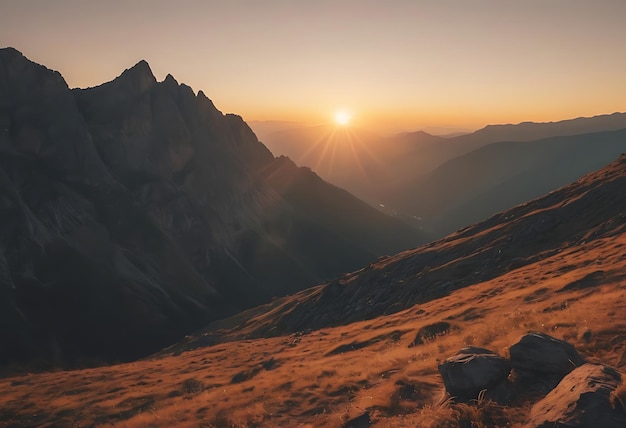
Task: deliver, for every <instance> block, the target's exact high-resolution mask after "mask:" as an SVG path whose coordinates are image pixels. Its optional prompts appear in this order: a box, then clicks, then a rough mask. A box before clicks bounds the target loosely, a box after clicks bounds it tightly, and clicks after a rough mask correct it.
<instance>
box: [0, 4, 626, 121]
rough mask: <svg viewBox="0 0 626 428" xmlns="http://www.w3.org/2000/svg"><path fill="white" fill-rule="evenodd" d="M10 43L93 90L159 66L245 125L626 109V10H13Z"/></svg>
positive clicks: (1, 15)
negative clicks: (337, 116) (343, 114)
mask: <svg viewBox="0 0 626 428" xmlns="http://www.w3.org/2000/svg"><path fill="white" fill-rule="evenodd" d="M0 45H2V46H13V47H15V48H17V49H18V50H20V51H21V52H22V53H24V55H26V56H27V57H28V58H30V59H31V60H33V61H35V62H39V63H42V64H44V65H46V66H47V67H49V68H52V69H55V70H58V71H60V72H61V73H62V74H63V76H64V77H65V79H66V80H67V82H68V84H69V85H70V86H71V87H87V86H94V85H97V84H99V83H103V82H105V81H108V80H111V79H113V78H115V77H116V76H117V75H119V74H120V73H121V72H122V71H123V70H124V69H125V68H128V67H130V66H132V65H134V64H135V63H136V62H138V61H139V60H140V59H146V60H147V61H148V62H149V63H150V65H151V67H152V70H153V72H154V73H155V75H156V77H157V78H158V79H159V80H162V79H163V78H164V77H165V75H166V74H167V73H171V74H172V75H174V77H176V79H177V80H178V81H179V82H184V83H187V84H188V85H190V86H191V87H192V88H193V89H194V90H196V91H197V90H200V89H202V90H203V91H204V92H205V93H206V94H207V96H209V98H211V99H212V100H213V101H214V102H215V104H216V106H217V107H218V108H219V109H220V110H222V111H224V112H234V113H237V114H240V115H242V116H243V117H244V119H246V120H271V119H274V120H296V121H310V122H318V121H324V120H329V119H330V118H331V117H332V115H333V112H334V111H335V110H336V109H338V108H341V107H343V108H346V109H349V110H351V111H352V112H353V114H354V118H355V121H358V122H359V123H361V124H369V125H370V126H372V125H373V126H375V127H376V126H380V127H381V128H390V127H393V128H397V129H398V130H415V129H422V128H428V127H433V126H447V127H460V128H479V127H482V126H484V125H486V124H488V123H517V122H520V121H526V120H532V121H550V120H560V119H566V118H572V117H578V116H592V115H596V114H603V113H612V112H615V111H626V0H585V1H583V0H518V1H515V0H432V1H428V0H406V1H405V0H380V1H373V0H334V1H331V0H306V1H300V0H292V1H287V0H247V1H244V0H240V1H237V0H222V1H214V0H178V1H172V0H125V1H121V0H120V1H117V0H110V1H90V0H0Z"/></svg>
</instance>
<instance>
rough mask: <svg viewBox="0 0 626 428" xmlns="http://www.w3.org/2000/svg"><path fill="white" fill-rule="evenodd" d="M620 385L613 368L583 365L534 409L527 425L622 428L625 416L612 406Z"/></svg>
mask: <svg viewBox="0 0 626 428" xmlns="http://www.w3.org/2000/svg"><path fill="white" fill-rule="evenodd" d="M621 385H623V380H622V376H621V374H620V373H618V372H617V371H616V370H615V369H613V368H610V367H607V366H602V365H595V364H584V365H582V366H580V367H578V368H576V369H575V370H574V371H572V372H571V373H570V374H568V375H567V376H565V377H564V378H563V380H562V381H561V382H560V383H559V384H558V386H557V387H556V388H555V389H554V390H552V392H550V393H549V394H548V395H547V396H546V397H545V398H544V399H543V400H541V401H539V402H537V403H536V404H535V405H534V406H533V408H532V409H531V412H530V418H529V421H528V423H527V425H526V426H528V427H542V428H547V427H571V428H573V427H603V428H618V427H625V426H626V413H624V409H622V408H618V407H617V406H614V405H613V404H612V399H611V396H612V395H613V393H614V391H615V390H616V389H618V388H619V387H620V386H621Z"/></svg>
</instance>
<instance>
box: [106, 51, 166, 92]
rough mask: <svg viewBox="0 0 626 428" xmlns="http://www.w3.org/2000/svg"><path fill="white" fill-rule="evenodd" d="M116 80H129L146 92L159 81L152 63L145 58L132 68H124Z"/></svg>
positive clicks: (140, 90)
mask: <svg viewBox="0 0 626 428" xmlns="http://www.w3.org/2000/svg"><path fill="white" fill-rule="evenodd" d="M116 80H122V81H128V82H129V83H130V84H131V85H132V86H133V87H135V88H137V89H138V90H139V92H145V91H146V90H148V89H149V88H150V87H152V86H153V85H154V84H156V83H157V80H156V77H154V74H153V73H152V69H151V68H150V65H149V64H148V63H147V62H146V60H143V59H142V60H141V61H139V62H138V63H137V64H135V65H134V66H132V67H131V68H128V69H126V70H124V72H123V73H122V74H121V75H120V76H119V77H118V78H117V79H116Z"/></svg>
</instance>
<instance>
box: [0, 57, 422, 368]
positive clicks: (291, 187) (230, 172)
mask: <svg viewBox="0 0 626 428" xmlns="http://www.w3.org/2000/svg"><path fill="white" fill-rule="evenodd" d="M329 201H332V203H333V204H334V205H333V206H329V205H328V202H329ZM0 219H1V222H0V294H1V296H0V341H2V343H3V345H4V346H3V347H2V349H3V351H0V362H4V363H6V362H9V361H24V360H27V359H31V358H43V359H45V360H53V361H55V362H57V363H62V364H67V363H70V364H71V363H72V362H75V360H76V359H81V358H84V357H94V358H98V359H104V360H112V359H130V358H135V357H138V356H141V355H143V354H146V353H148V352H151V351H154V350H156V349H158V348H159V347H162V346H164V345H167V344H169V343H171V342H172V341H174V340H175V339H176V338H178V337H180V336H181V335H183V334H185V333H187V332H189V331H191V330H192V329H194V328H197V327H199V326H201V325H203V324H204V323H206V322H208V321H210V320H213V319H216V318H219V317H223V316H226V315H229V314H232V313H234V312H236V311H238V310H241V309H243V308H246V307H249V306H251V305H254V304H258V303H261V302H263V301H266V300H267V299H269V298H270V297H271V296H274V295H277V294H284V293H288V292H294V291H297V290H299V289H302V288H304V287H307V286H311V285H314V284H316V283H318V282H320V281H322V280H323V279H326V278H330V277H332V276H334V275H336V274H338V273H340V272H343V271H348V270H351V269H355V268H357V267H358V266H360V265H362V264H365V263H366V262H368V261H370V260H371V259H373V258H375V257H377V256H380V255H382V254H386V253H391V252H397V251H399V250H402V249H405V248H408V247H411V246H416V245H418V244H420V243H421V242H423V240H424V239H423V237H421V236H419V235H418V234H417V233H416V232H415V231H413V230H411V229H408V228H407V227H405V226H404V225H402V224H400V223H398V222H396V221H395V220H393V219H391V218H389V217H386V216H383V215H382V214H380V213H378V212H376V211H375V210H373V209H371V208H369V207H368V206H367V205H365V204H363V203H361V202H360V201H358V200H357V199H355V198H354V197H352V196H351V195H349V194H348V193H347V192H343V191H341V190H340V189H337V188H334V187H332V186H330V185H328V184H326V183H325V182H323V181H322V180H320V179H319V177H317V176H316V175H314V174H312V173H311V172H310V171H308V170H303V169H301V168H297V167H296V166H295V165H293V164H292V163H291V162H290V161H288V160H286V159H284V158H282V159H275V158H274V157H273V155H272V154H271V153H270V152H269V151H268V150H267V149H266V148H265V147H264V146H263V145H262V144H261V143H259V142H258V140H257V138H256V137H255V135H254V133H253V132H252V131H251V130H250V128H249V127H248V126H247V125H246V124H245V122H244V121H243V120H242V119H241V118H240V117H238V116H235V115H223V114H222V113H220V112H219V111H218V110H217V109H216V108H215V106H214V105H213V103H212V102H211V101H210V100H209V99H208V98H207V97H206V96H205V95H204V94H203V93H202V92H199V93H198V94H197V95H196V94H194V92H193V91H192V90H191V88H189V87H188V86H185V85H181V84H178V83H177V82H176V81H175V79H174V78H173V77H172V76H168V77H167V78H166V79H165V80H164V81H163V82H157V80H156V79H155V78H154V76H153V75H152V72H151V71H150V68H149V66H148V64H147V63H146V62H145V61H142V62H140V63H138V64H137V65H136V66H134V67H132V68H131V69H128V70H126V71H125V72H124V73H122V74H121V75H120V76H119V77H118V78H116V79H115V80H113V81H112V82H109V83H105V84H103V85H101V86H98V87H95V88H89V89H83V90H79V89H75V90H70V89H69V88H68V87H67V84H66V83H65V81H64V80H63V78H62V77H61V75H60V74H59V73H57V72H54V71H51V70H48V69H46V68H45V67H43V66H40V65H37V64H34V63H32V62H31V61H29V60H28V59H26V58H25V57H24V56H23V55H22V54H20V53H19V52H18V51H16V50H14V49H10V48H7V49H1V50H0Z"/></svg>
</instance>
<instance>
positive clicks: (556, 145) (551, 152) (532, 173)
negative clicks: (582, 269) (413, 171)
mask: <svg viewBox="0 0 626 428" xmlns="http://www.w3.org/2000/svg"><path fill="white" fill-rule="evenodd" d="M625 151H626V129H622V130H617V131H606V132H596V133H590V134H581V135H574V136H567V137H552V138H546V139H543V140H538V141H528V142H501V143H493V144H489V145H487V146H484V147H481V148H480V149H477V150H474V151H472V152H470V153H468V154H466V155H463V156H459V157H457V158H454V159H452V160H450V161H448V162H446V163H444V164H443V165H441V166H440V167H438V168H437V169H436V170H435V171H433V172H432V173H431V174H429V175H427V176H424V177H420V178H419V179H418V180H416V181H414V182H412V183H411V184H409V185H407V186H406V187H404V188H400V189H396V190H395V195H394V197H395V199H394V200H393V202H391V205H393V206H394V207H397V208H399V209H401V210H404V211H406V212H407V213H410V214H412V215H417V216H419V217H422V218H423V219H424V224H425V225H426V224H427V225H428V226H429V227H430V228H431V229H433V230H435V231H436V235H438V236H440V235H444V234H448V233H451V232H453V231H455V230H457V229H459V228H461V227H463V226H467V225H469V224H472V223H475V222H478V221H481V220H484V219H486V218H487V217H489V216H491V215H493V214H494V213H496V212H499V211H502V210H505V209H508V208H510V207H512V206H515V205H517V204H520V203H523V202H525V201H528V200H531V199H534V198H537V197H539V196H541V195H543V194H545V193H547V192H550V191H552V190H554V189H557V188H559V187H561V186H564V185H566V184H568V183H571V182H572V181H575V180H577V179H578V178H580V177H581V176H583V175H584V174H587V173H589V172H591V171H594V170H597V169H598V168H601V167H602V166H604V165H606V164H607V163H609V162H611V160H613V159H615V158H616V157H617V156H619V154H620V153H623V152H625Z"/></svg>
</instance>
